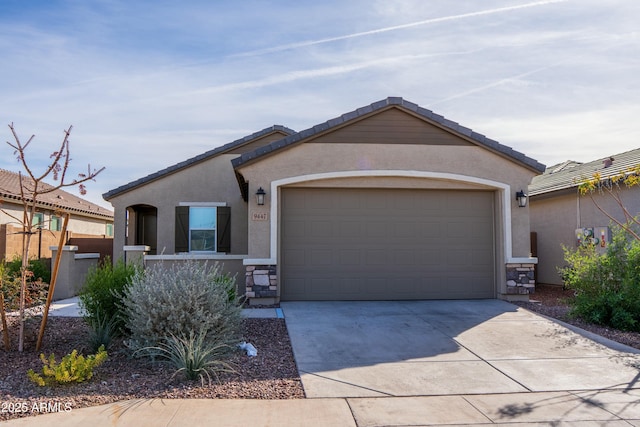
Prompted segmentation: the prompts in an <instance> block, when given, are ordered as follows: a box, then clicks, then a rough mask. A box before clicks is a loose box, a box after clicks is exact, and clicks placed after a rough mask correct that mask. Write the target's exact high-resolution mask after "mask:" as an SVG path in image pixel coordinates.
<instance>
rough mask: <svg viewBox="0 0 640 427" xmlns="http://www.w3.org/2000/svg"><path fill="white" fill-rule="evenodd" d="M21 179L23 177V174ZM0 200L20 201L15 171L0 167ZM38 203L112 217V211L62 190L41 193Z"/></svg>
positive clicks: (77, 212) (70, 211)
mask: <svg viewBox="0 0 640 427" xmlns="http://www.w3.org/2000/svg"><path fill="white" fill-rule="evenodd" d="M23 179H25V177H24V175H23ZM41 185H42V186H43V188H53V186H51V185H49V184H46V183H42V184H41ZM27 196H28V195H27ZM0 200H4V201H7V202H11V203H19V204H21V203H22V202H21V200H20V177H19V175H18V173H17V172H11V171H8V170H4V169H0ZM38 205H39V206H43V207H47V208H50V209H61V210H64V211H67V212H69V213H74V214H77V215H83V216H92V217H100V218H105V219H113V212H112V211H110V210H108V209H105V208H103V207H101V206H99V205H96V204H94V203H91V202H89V201H87V200H85V199H82V198H80V197H78V196H75V195H73V194H71V193H69V192H66V191H64V190H54V191H52V192H50V193H45V194H41V195H40V196H39V197H38ZM0 207H1V206H0Z"/></svg>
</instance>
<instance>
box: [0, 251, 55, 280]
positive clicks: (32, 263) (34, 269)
mask: <svg viewBox="0 0 640 427" xmlns="http://www.w3.org/2000/svg"><path fill="white" fill-rule="evenodd" d="M6 268H7V273H8V274H9V275H10V276H13V277H20V269H21V268H22V258H21V257H19V256H15V257H14V258H13V259H12V260H11V261H8V262H7V264H6ZM28 269H29V272H30V273H29V275H28V277H29V278H30V280H31V281H33V282H37V281H41V282H44V283H50V282H51V268H50V266H49V262H48V261H47V260H44V259H37V258H33V259H30V260H29V267H28Z"/></svg>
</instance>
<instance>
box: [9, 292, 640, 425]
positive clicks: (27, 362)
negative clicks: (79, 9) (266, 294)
mask: <svg viewBox="0 0 640 427" xmlns="http://www.w3.org/2000/svg"><path fill="white" fill-rule="evenodd" d="M572 297H573V292H572V291H570V290H563V289H562V287H560V286H551V285H538V286H537V287H536V293H535V294H534V295H531V301H530V302H519V303H516V304H517V305H519V306H522V307H524V308H527V309H529V310H531V311H534V312H537V313H540V314H544V315H546V316H549V317H553V318H556V319H559V320H562V321H564V322H567V323H570V324H573V325H576V326H578V327H580V328H583V329H586V330H588V331H590V332H593V333H596V334H598V335H601V336H604V337H606V338H609V339H611V340H614V341H617V342H620V343H623V344H626V345H628V346H631V347H634V348H637V349H640V333H636V332H622V331H617V330H615V329H610V328H606V327H602V326H598V325H592V324H588V323H585V322H583V321H581V320H580V319H574V318H572V317H570V316H569V314H568V313H569V306H568V301H569V300H570V299H571V298H572ZM9 320H10V323H11V324H14V323H15V322H16V319H15V318H10V319H9ZM39 322H40V318H39V317H36V318H32V319H30V321H29V322H28V323H27V341H26V344H25V351H24V352H23V353H18V352H17V351H15V350H11V351H5V350H4V347H2V344H0V348H1V350H0V421H1V420H8V419H12V418H18V417H23V416H32V415H37V414H40V413H45V412H52V411H69V410H71V411H72V410H74V409H77V408H82V407H86V406H95V405H101V404H105V403H111V402H116V401H119V400H125V399H154V398H155V399H158V398H162V399H185V398H210V399H297V398H304V397H305V396H304V391H303V388H302V384H301V382H300V377H299V376H298V371H297V369H296V364H295V360H294V357H293V351H292V349H291V343H290V341H289V335H288V333H287V328H286V325H285V322H284V320H283V319H244V320H243V336H244V340H246V341H247V342H250V343H252V344H253V345H254V346H255V347H256V348H257V350H258V355H257V356H256V357H248V356H246V355H245V354H244V353H243V352H241V351H238V352H237V353H236V354H235V355H234V356H233V358H232V359H231V362H232V363H233V364H234V366H235V370H236V372H235V373H223V374H220V378H219V382H217V383H213V384H205V385H202V384H201V383H200V382H199V381H196V382H193V381H187V380H185V379H183V378H182V377H180V376H179V375H178V376H175V377H173V378H172V376H173V373H174V371H173V369H172V367H170V366H168V365H166V364H161V363H156V364H150V363H148V362H146V361H145V360H143V359H132V358H130V357H129V356H128V354H127V352H126V351H125V350H124V346H123V344H122V343H121V342H115V343H114V344H113V345H112V347H111V348H110V349H109V359H108V360H107V362H105V363H104V364H103V365H101V366H99V367H98V368H96V370H95V375H94V377H93V378H92V379H91V380H90V381H88V382H85V383H80V384H73V385H66V386H58V387H38V386H36V385H35V384H33V383H31V382H30V381H29V380H28V379H27V375H26V372H27V370H28V369H30V368H31V369H34V370H35V371H37V372H39V371H40V370H41V368H42V363H41V362H40V359H39V352H36V351H35V341H36V337H37V331H38V328H39V326H40V323H39ZM9 330H10V331H11V332H12V333H15V332H16V331H17V327H13V326H11V325H10V327H9ZM87 337H88V328H87V326H86V324H85V323H84V321H83V320H82V319H79V318H64V317H50V318H49V322H48V325H47V331H46V334H45V338H44V340H43V348H42V352H43V353H45V355H47V356H48V355H49V354H50V353H54V354H55V355H56V359H57V360H60V358H61V357H62V356H64V355H65V354H68V353H70V352H71V351H72V350H73V349H78V351H79V352H81V353H83V354H87V353H88V349H87V340H88V339H87ZM0 343H2V338H1V337H0ZM12 345H13V346H14V348H15V346H16V345H17V337H16V336H15V334H14V335H13V336H12Z"/></svg>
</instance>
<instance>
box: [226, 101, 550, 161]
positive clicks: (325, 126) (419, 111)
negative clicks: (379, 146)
mask: <svg viewBox="0 0 640 427" xmlns="http://www.w3.org/2000/svg"><path fill="white" fill-rule="evenodd" d="M389 107H399V108H402V109H404V110H407V111H410V112H412V113H414V114H416V115H418V116H420V117H422V118H423V119H426V120H428V121H431V122H435V123H436V124H437V125H439V126H441V127H443V128H445V129H446V130H449V131H452V132H455V133H457V134H459V135H461V136H463V137H465V138H467V139H468V140H470V141H472V142H473V143H475V144H477V145H479V146H482V147H485V148H487V149H489V150H492V151H494V152H497V153H498V154H500V155H503V156H505V157H508V158H510V159H512V160H514V161H516V162H517V163H520V164H522V165H524V166H526V167H528V168H530V169H533V170H534V171H536V172H539V173H542V172H544V170H545V165H543V164H542V163H540V162H538V161H537V160H534V159H532V158H529V157H527V156H525V155H524V154H523V153H520V152H518V151H515V150H514V149H513V148H511V147H507V146H506V145H502V144H500V143H499V142H497V141H494V140H492V139H489V138H487V137H485V136H484V135H482V134H479V133H476V132H474V131H473V130H471V129H469V128H467V127H464V126H461V125H459V124H458V123H457V122H454V121H452V120H449V119H447V118H445V117H444V116H441V115H439V114H435V113H434V112H433V111H431V110H429V109H426V108H423V107H420V106H419V105H418V104H415V103H413V102H409V101H407V100H405V99H404V98H402V97H399V96H390V97H387V98H385V99H382V100H380V101H376V102H373V103H371V104H369V105H365V106H364V107H360V108H358V109H356V110H354V111H350V112H348V113H345V114H342V115H341V116H339V117H335V118H332V119H329V120H327V121H326V122H323V123H320V124H317V125H315V126H313V127H311V128H309V129H306V130H303V131H301V132H298V133H296V134H294V135H290V136H287V137H285V138H283V139H282V140H281V141H278V144H276V143H275V142H273V143H271V144H268V145H265V146H264V147H262V148H261V149H260V152H258V151H257V150H256V151H254V152H249V153H245V154H243V155H242V156H240V157H237V158H235V159H233V160H232V161H231V163H232V164H233V167H234V168H237V167H239V166H240V165H242V164H244V163H247V162H249V161H253V160H256V159H258V158H259V157H261V156H263V155H266V154H269V153H271V152H274V151H276V150H280V149H282V148H284V147H286V146H289V145H291V144H295V143H298V142H300V141H302V140H303V139H306V138H310V137H314V136H316V135H319V134H320V133H322V132H325V131H329V130H331V129H334V128H337V127H339V126H343V125H344V124H345V123H347V122H350V121H352V120H357V119H360V118H363V117H364V116H367V115H370V114H374V113H376V112H378V111H381V110H384V109H387V108H389Z"/></svg>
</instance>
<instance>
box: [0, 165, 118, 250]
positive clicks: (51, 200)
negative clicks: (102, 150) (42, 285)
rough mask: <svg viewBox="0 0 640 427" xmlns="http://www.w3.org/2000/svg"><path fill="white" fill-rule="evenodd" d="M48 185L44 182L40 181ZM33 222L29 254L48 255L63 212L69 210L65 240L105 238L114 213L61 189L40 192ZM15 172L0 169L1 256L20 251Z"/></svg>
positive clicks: (20, 212) (19, 207)
mask: <svg viewBox="0 0 640 427" xmlns="http://www.w3.org/2000/svg"><path fill="white" fill-rule="evenodd" d="M43 185H45V186H46V185H47V184H43ZM36 208H37V211H36V217H35V218H34V225H36V227H37V228H36V230H37V231H38V233H37V236H35V237H33V238H32V239H31V246H30V254H31V255H33V256H38V255H39V256H40V257H42V258H50V257H51V250H50V246H51V245H55V246H56V247H57V246H58V240H59V235H60V230H61V229H62V224H63V216H62V212H65V213H69V214H70V218H69V224H68V225H67V234H66V236H65V237H66V239H67V240H68V239H70V238H104V239H110V238H111V236H112V234H113V212H111V211H110V210H108V209H105V208H103V207H102V206H99V205H97V204H95V203H92V202H90V201H88V200H85V199H83V198H81V197H78V196H76V195H74V194H72V193H69V192H67V191H64V190H60V189H58V190H54V191H51V192H49V193H43V194H41V195H40V196H39V198H38V204H37V206H36ZM22 216H23V205H22V199H21V196H20V178H19V175H18V173H16V172H11V171H7V170H4V169H0V258H1V259H9V260H10V259H12V258H13V257H14V256H19V255H21V254H22V240H23V239H22V234H21V231H22V226H21V225H20V224H19V223H18V221H16V218H22Z"/></svg>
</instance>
